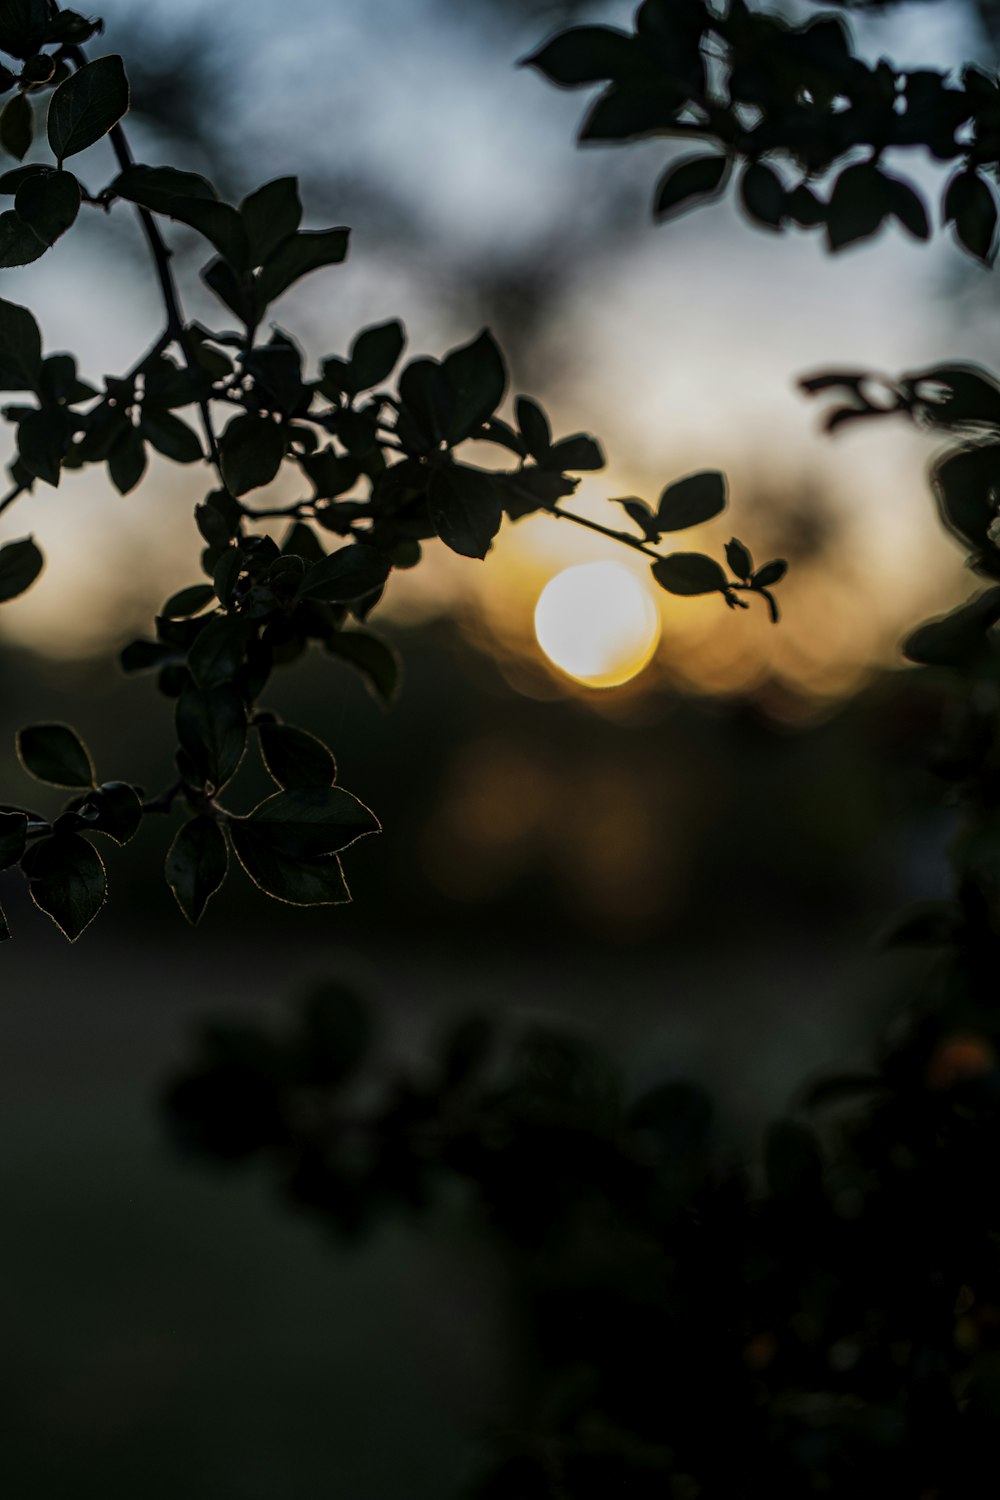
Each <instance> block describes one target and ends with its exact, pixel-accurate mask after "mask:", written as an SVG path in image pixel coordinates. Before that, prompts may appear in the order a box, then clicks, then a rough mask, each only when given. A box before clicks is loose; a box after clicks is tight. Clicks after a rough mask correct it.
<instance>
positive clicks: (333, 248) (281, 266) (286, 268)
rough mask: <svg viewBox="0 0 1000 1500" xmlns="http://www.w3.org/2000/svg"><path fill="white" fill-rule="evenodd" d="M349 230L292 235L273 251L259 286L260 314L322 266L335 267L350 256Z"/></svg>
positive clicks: (258, 303)
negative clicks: (303, 278)
mask: <svg viewBox="0 0 1000 1500" xmlns="http://www.w3.org/2000/svg"><path fill="white" fill-rule="evenodd" d="M350 232H351V231H350V230H349V229H306V230H299V231H298V233H296V234H292V235H289V236H288V238H287V239H284V240H282V241H281V244H280V245H278V247H277V248H276V249H275V250H274V251H272V253H271V254H270V255H269V256H268V258H267V260H266V261H265V263H264V266H263V268H262V270H261V273H260V277H259V279H258V282H257V287H256V293H257V308H258V311H259V312H263V310H264V309H265V308H266V307H267V304H268V303H269V302H273V301H274V299H275V298H276V297H280V296H281V294H282V292H285V291H287V290H288V288H289V287H290V286H292V285H293V283H294V282H296V281H298V280H299V279H300V277H302V276H306V275H308V273H309V272H310V271H318V270H319V269H320V268H321V267H322V266H336V265H339V264H340V262H341V261H342V260H343V259H344V258H345V256H346V255H347V241H348V237H349V235H350Z"/></svg>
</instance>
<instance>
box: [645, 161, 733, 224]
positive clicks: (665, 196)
mask: <svg viewBox="0 0 1000 1500" xmlns="http://www.w3.org/2000/svg"><path fill="white" fill-rule="evenodd" d="M728 173H729V159H728V157H725V156H685V157H683V158H682V159H681V160H680V161H675V162H671V164H670V166H669V167H668V168H667V170H666V171H665V172H664V174H663V176H662V177H661V178H660V180H659V182H658V183H657V185H656V195H655V197H654V199H653V217H654V218H656V219H668V218H672V217H674V216H675V215H676V214H681V213H684V212H685V210H686V209H688V208H691V207H692V206H693V205H694V204H696V203H699V202H702V201H704V200H706V199H709V198H715V197H717V196H718V195H719V193H721V191H722V189H723V187H724V185H725V181H726V177H727V176H728Z"/></svg>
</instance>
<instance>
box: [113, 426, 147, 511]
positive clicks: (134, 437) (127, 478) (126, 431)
mask: <svg viewBox="0 0 1000 1500" xmlns="http://www.w3.org/2000/svg"><path fill="white" fill-rule="evenodd" d="M145 472H146V445H145V443H144V442H143V440H142V437H141V435H140V433H139V432H138V430H137V429H136V428H135V427H133V426H132V424H131V422H126V423H125V425H124V426H123V427H122V429H121V431H120V433H119V434H118V437H117V438H116V439H115V441H114V443H113V444H112V447H111V451H110V453H109V454H108V474H109V475H110V477H111V482H112V484H113V485H114V487H115V489H116V490H117V491H118V493H119V494H121V495H127V494H128V493H129V492H130V491H131V490H134V489H135V487H136V485H137V484H138V483H139V481H140V479H141V478H142V476H143V474H145Z"/></svg>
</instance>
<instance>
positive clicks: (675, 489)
mask: <svg viewBox="0 0 1000 1500" xmlns="http://www.w3.org/2000/svg"><path fill="white" fill-rule="evenodd" d="M725 508H726V478H725V475H724V474H719V473H717V472H716V471H715V470H714V469H705V470H702V471H701V472H700V473H698V474H688V475H686V476H685V478H683V479H678V480H677V481H676V483H674V484H668V485H667V487H666V489H665V490H664V491H663V494H662V495H661V496H660V503H659V506H658V507H657V511H656V522H657V525H658V526H659V529H660V530H661V531H684V530H685V529H686V528H687V527H688V526H701V525H702V523H703V522H705V521H710V520H711V519H712V517H713V516H718V515H721V514H722V512H723V511H724V510H725Z"/></svg>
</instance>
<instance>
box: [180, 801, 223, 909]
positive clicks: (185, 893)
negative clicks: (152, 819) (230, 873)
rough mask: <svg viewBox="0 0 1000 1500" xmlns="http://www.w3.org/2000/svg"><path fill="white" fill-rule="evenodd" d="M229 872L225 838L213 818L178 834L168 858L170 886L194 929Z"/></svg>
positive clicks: (186, 826)
mask: <svg viewBox="0 0 1000 1500" xmlns="http://www.w3.org/2000/svg"><path fill="white" fill-rule="evenodd" d="M228 869H229V848H228V845H227V844H226V836H225V834H224V833H223V831H222V829H221V828H220V827H219V825H218V823H217V822H216V821H215V819H214V818H210V817H207V816H205V815H202V816H199V817H197V818H192V819H191V820H190V822H187V823H185V824H184V825H183V827H181V828H179V829H178V830H177V836H176V837H175V839H174V841H173V843H172V844H171V846H170V852H169V853H168V855H167V864H166V877H167V884H168V885H169V887H170V889H171V890H172V891H173V893H174V895H175V896H176V898H177V905H178V906H179V907H180V909H181V911H182V912H183V913H184V915H185V916H186V917H187V919H188V921H189V922H190V923H192V925H194V924H197V923H198V922H199V921H200V920H201V917H202V913H203V912H204V910H205V907H206V906H207V905H208V902H209V900H210V898H211V897H212V896H214V895H215V892H216V891H217V890H218V889H219V887H220V886H221V885H222V882H223V881H224V880H225V878H226V872H227V870H228Z"/></svg>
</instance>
